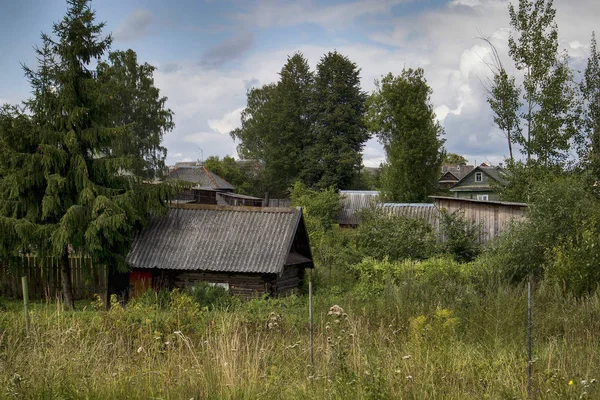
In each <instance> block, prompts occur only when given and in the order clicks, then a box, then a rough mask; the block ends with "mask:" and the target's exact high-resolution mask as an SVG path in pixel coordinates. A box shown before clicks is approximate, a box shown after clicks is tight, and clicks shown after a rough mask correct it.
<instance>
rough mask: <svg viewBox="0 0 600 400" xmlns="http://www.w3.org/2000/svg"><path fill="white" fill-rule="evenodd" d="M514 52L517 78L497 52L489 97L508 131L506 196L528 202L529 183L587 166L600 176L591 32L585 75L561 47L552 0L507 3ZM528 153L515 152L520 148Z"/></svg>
mask: <svg viewBox="0 0 600 400" xmlns="http://www.w3.org/2000/svg"><path fill="white" fill-rule="evenodd" d="M508 11H509V17H510V27H511V35H510V37H509V39H508V49H509V56H510V57H511V59H512V62H513V63H514V69H515V70H516V71H518V73H519V74H520V75H522V77H523V78H522V82H517V79H516V77H515V75H514V74H511V73H509V72H508V70H507V69H506V68H505V67H504V65H503V64H502V62H501V61H500V57H499V56H498V52H497V50H496V49H495V48H494V46H493V45H491V42H490V41H489V40H487V39H485V40H486V41H487V42H488V43H489V44H490V45H491V46H492V50H493V54H494V61H493V63H492V68H493V71H494V74H493V78H492V80H491V85H490V87H489V91H488V97H487V101H488V103H489V105H490V107H491V109H492V111H493V113H494V123H495V124H496V125H497V127H498V128H499V129H500V130H501V131H502V132H503V133H504V135H505V137H506V140H507V145H508V154H509V157H508V159H507V165H508V167H509V171H510V172H511V174H509V176H508V178H509V182H508V184H507V186H506V187H505V188H504V189H505V190H504V191H503V197H504V199H506V200H515V201H527V200H528V196H529V192H530V189H531V187H532V186H533V185H534V183H535V182H536V181H539V180H540V179H543V177H544V176H548V175H561V174H564V173H583V174H586V175H587V176H588V177H590V178H591V179H594V180H597V179H598V178H600V162H599V160H600V140H599V139H598V137H599V135H600V130H599V129H598V127H599V126H600V101H599V100H600V66H599V65H600V61H599V55H598V50H597V46H596V39H595V35H594V33H593V32H592V36H591V43H590V53H591V54H590V57H589V59H588V62H587V66H586V69H585V71H584V73H583V74H582V78H581V80H580V81H579V82H577V81H576V79H575V73H574V71H573V70H572V68H571V67H570V66H569V62H568V61H569V55H568V52H567V51H566V50H560V48H559V35H558V25H557V23H556V20H555V19H556V9H555V8H554V4H553V1H552V0H519V2H518V4H517V5H513V4H510V5H509V9H508ZM515 145H516V146H517V148H518V149H519V151H520V152H521V154H522V156H523V158H522V159H521V160H519V159H517V156H516V155H515V147H514V146H515Z"/></svg>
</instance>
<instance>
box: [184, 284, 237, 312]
mask: <svg viewBox="0 0 600 400" xmlns="http://www.w3.org/2000/svg"><path fill="white" fill-rule="evenodd" d="M185 294H187V295H188V296H190V297H191V298H192V299H193V300H194V301H195V302H196V303H197V304H198V305H200V307H207V308H209V309H214V308H220V307H226V306H228V305H230V304H232V302H233V301H234V297H233V296H231V294H229V292H228V291H227V290H225V289H224V288H222V287H219V286H214V285H210V284H208V283H207V282H198V283H196V284H195V285H194V286H192V287H189V288H187V289H186V290H185Z"/></svg>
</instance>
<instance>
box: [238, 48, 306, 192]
mask: <svg viewBox="0 0 600 400" xmlns="http://www.w3.org/2000/svg"><path fill="white" fill-rule="evenodd" d="M312 87H313V75H312V72H311V71H310V69H309V66H308V63H307V61H306V59H305V58H304V57H303V56H302V54H300V53H296V54H294V55H293V56H292V57H289V58H288V60H287V63H286V64H285V65H284V66H283V68H282V69H281V72H280V80H279V81H278V82H277V83H275V84H270V85H265V86H263V87H261V88H253V89H251V90H250V91H249V92H248V103H247V106H246V108H245V109H244V111H243V112H242V126H241V127H240V128H238V129H235V130H234V131H232V132H231V136H232V137H233V138H234V139H237V140H240V141H241V143H240V145H239V146H238V153H239V154H240V156H241V157H242V158H243V159H249V160H258V161H261V162H262V163H263V164H264V169H263V174H264V175H265V181H267V182H269V186H270V187H269V190H270V191H271V192H272V193H273V194H275V195H282V194H284V193H285V191H286V190H287V189H288V188H289V187H290V185H291V184H292V183H293V182H294V181H295V180H296V179H297V178H298V176H299V175H300V174H301V170H302V168H304V165H305V159H304V156H305V154H306V147H307V146H308V145H309V140H310V139H309V131H310V126H311V114H310V110H309V108H310V99H311V91H312Z"/></svg>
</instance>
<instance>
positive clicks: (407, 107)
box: [366, 69, 444, 203]
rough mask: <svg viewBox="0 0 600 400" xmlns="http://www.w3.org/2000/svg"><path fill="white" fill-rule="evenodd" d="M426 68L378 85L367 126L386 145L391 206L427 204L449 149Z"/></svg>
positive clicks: (384, 178) (385, 187) (383, 184)
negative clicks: (426, 77) (443, 137)
mask: <svg viewBox="0 0 600 400" xmlns="http://www.w3.org/2000/svg"><path fill="white" fill-rule="evenodd" d="M423 74H424V72H423V70H422V69H417V70H413V69H404V70H403V71H402V74H401V75H400V76H393V75H392V74H391V73H390V74H388V75H387V76H385V77H383V78H382V80H381V82H376V89H375V91H374V92H373V94H372V95H371V96H370V97H369V101H368V111H367V116H366V121H367V124H368V127H369V130H371V131H372V132H375V133H376V134H377V136H378V138H379V141H380V142H381V143H382V144H383V146H384V149H385V152H386V157H387V163H386V164H385V165H384V166H383V170H382V180H381V188H382V193H383V196H384V197H385V198H386V200H388V201H395V202H407V203H412V202H421V201H426V200H427V196H428V195H430V194H432V193H434V192H435V190H436V184H437V180H438V178H439V171H440V166H441V163H442V160H443V159H444V150H443V148H442V145H443V143H444V141H443V140H442V139H441V138H440V137H441V136H442V135H443V132H444V131H443V128H442V127H441V125H440V124H439V123H438V122H436V118H435V113H434V111H433V105H432V104H431V101H430V96H431V88H430V87H429V85H427V81H426V80H425V78H424V76H423Z"/></svg>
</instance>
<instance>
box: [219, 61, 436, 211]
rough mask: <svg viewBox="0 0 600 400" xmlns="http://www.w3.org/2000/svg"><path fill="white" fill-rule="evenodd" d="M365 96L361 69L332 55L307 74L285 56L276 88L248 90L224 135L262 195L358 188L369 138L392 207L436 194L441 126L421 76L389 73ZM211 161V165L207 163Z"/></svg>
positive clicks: (362, 180) (410, 71) (365, 181)
mask: <svg viewBox="0 0 600 400" xmlns="http://www.w3.org/2000/svg"><path fill="white" fill-rule="evenodd" d="M376 85H377V88H376V90H375V91H374V92H373V93H372V94H371V95H367V93H365V92H364V91H362V90H361V86H360V69H359V68H358V66H357V65H356V64H355V63H353V62H352V61H351V60H350V59H349V58H348V57H346V56H344V55H342V54H340V53H338V52H337V51H334V52H329V53H327V54H325V55H324V56H323V57H321V59H320V60H319V62H318V64H317V66H316V70H315V71H311V70H310V67H309V65H308V60H307V59H306V58H304V56H303V55H302V54H301V53H296V54H294V55H293V56H291V57H288V60H287V62H286V63H285V65H284V66H283V67H282V69H281V71H280V73H279V80H278V81H277V82H276V83H272V84H268V85H264V86H262V87H257V88H252V89H250V90H249V91H248V93H247V106H246V108H245V109H244V110H243V112H242V115H241V127H240V128H238V129H235V130H233V131H232V132H231V136H232V137H233V138H234V139H236V140H238V141H239V145H238V154H239V155H240V157H241V158H242V159H247V160H255V161H258V162H260V163H261V165H262V167H263V174H264V177H265V181H266V182H267V185H265V186H266V187H265V189H267V190H268V191H270V192H271V193H274V194H275V195H279V196H285V195H286V194H287V192H288V190H289V188H290V187H291V186H292V185H293V184H294V182H296V181H299V182H302V183H303V184H305V185H306V186H307V187H310V188H313V189H326V188H334V189H336V190H337V189H352V188H365V186H368V185H369V184H370V183H372V180H370V178H369V177H366V179H365V176H364V174H363V176H361V171H362V170H363V165H362V150H363V148H364V145H365V142H366V141H367V140H369V139H370V138H371V136H372V135H373V134H375V135H376V136H377V138H378V139H379V141H380V142H381V143H382V144H383V146H384V149H385V152H386V155H387V161H386V162H385V163H384V164H383V168H382V172H381V179H380V182H379V184H378V186H380V188H381V189H382V191H383V193H384V195H385V197H386V198H387V199H389V200H392V201H407V202H409V201H425V200H426V198H427V195H429V194H431V193H432V192H433V191H435V183H436V181H437V178H438V173H439V167H440V165H441V162H442V159H443V156H444V150H443V140H442V139H441V136H442V134H443V129H442V127H441V126H440V125H439V124H438V123H437V122H436V120H435V115H434V112H433V107H432V105H431V101H430V95H431V88H430V87H429V86H428V85H427V81H426V80H425V78H424V71H423V70H422V69H416V70H413V69H404V70H403V71H402V73H401V74H400V75H398V76H394V75H393V74H391V73H390V74H388V75H387V76H385V77H383V78H382V79H381V81H380V82H377V83H376ZM213 161H214V160H213Z"/></svg>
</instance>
